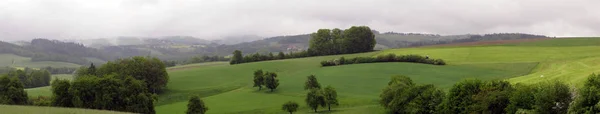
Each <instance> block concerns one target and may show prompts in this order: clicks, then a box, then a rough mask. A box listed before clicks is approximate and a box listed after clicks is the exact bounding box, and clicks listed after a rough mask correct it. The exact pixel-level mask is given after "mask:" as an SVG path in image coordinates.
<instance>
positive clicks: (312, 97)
mask: <svg viewBox="0 0 600 114" xmlns="http://www.w3.org/2000/svg"><path fill="white" fill-rule="evenodd" d="M305 101H306V104H307V105H308V107H310V108H311V109H313V110H314V111H315V112H317V108H319V106H322V107H325V106H326V102H325V97H324V96H323V94H322V92H321V91H320V90H319V89H311V90H310V91H309V92H308V93H307V94H306V99H305Z"/></svg>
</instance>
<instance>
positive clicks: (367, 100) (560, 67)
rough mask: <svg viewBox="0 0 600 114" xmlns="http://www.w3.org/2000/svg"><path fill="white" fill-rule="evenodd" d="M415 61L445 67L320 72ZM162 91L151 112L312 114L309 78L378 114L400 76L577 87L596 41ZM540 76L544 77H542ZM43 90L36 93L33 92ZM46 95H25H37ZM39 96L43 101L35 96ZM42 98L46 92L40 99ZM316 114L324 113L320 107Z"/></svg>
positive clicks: (176, 73)
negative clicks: (192, 107)
mask: <svg viewBox="0 0 600 114" xmlns="http://www.w3.org/2000/svg"><path fill="white" fill-rule="evenodd" d="M389 53H395V54H419V55H429V56H430V57H432V58H440V59H444V60H445V61H446V62H447V63H448V65H445V66H435V65H427V64H415V63H372V64H353V65H343V66H334V67H320V64H319V62H320V61H322V60H331V59H335V58H339V57H342V56H343V57H346V58H349V57H358V56H366V57H369V56H371V57H372V56H377V55H382V54H389ZM257 69H263V70H265V71H270V72H276V73H277V74H278V75H279V76H278V78H279V80H280V85H279V87H278V88H277V89H276V90H275V91H274V92H268V91H266V90H263V91H257V90H258V88H253V87H252V77H253V71H255V70H257ZM168 72H169V75H170V79H169V83H168V85H167V86H168V89H169V90H168V91H167V92H165V93H164V94H161V95H160V96H159V97H158V100H159V101H158V102H157V104H156V105H157V106H156V111H157V113H160V114H172V113H184V112H185V110H186V105H187V100H188V98H189V96H191V95H199V96H201V97H203V98H202V99H203V100H204V102H205V103H206V104H207V105H208V107H209V111H208V113H285V112H283V111H281V109H280V108H281V105H282V104H283V103H284V102H287V101H296V102H298V103H299V104H300V109H299V111H298V113H312V111H311V110H310V109H309V108H307V107H306V105H305V103H304V98H305V94H306V91H305V90H303V86H304V81H305V80H306V76H308V75H312V74H314V75H316V76H317V79H318V81H319V82H320V83H321V85H322V86H327V85H331V86H333V87H334V88H336V89H337V91H338V95H339V100H340V106H337V107H334V108H333V110H335V111H333V112H332V113H355V114H364V113H383V112H384V110H383V109H382V108H381V107H380V106H379V105H378V98H379V94H380V92H381V90H382V89H383V87H384V86H385V85H386V84H387V82H388V81H389V79H390V77H391V76H394V75H405V76H408V77H411V78H412V79H413V80H414V81H415V82H416V83H419V84H434V85H436V86H437V87H440V88H442V89H448V88H449V87H451V86H452V84H454V83H456V82H457V81H460V80H463V79H482V80H509V81H511V82H513V83H527V84H532V83H537V82H543V81H548V80H561V81H565V82H568V83H570V84H571V85H573V86H575V87H577V86H581V83H580V82H582V81H583V80H584V79H586V77H587V76H588V75H589V74H591V73H595V72H600V39H592V38H585V39H584V38H569V39H549V40H542V41H536V42H525V43H516V44H496V45H487V46H448V47H422V48H402V49H392V50H383V51H377V52H370V53H361V54H348V55H335V56H322V57H311V58H300V59H287V60H276V61H266V62H256V63H246V64H238V65H228V63H227V62H215V63H201V64H193V65H186V66H177V67H171V68H168ZM542 75H543V76H542ZM40 91H42V92H40ZM43 91H46V92H49V90H48V88H35V90H32V89H30V90H28V92H30V95H31V94H32V93H36V92H38V95H44V92H43ZM39 93H42V94H39ZM45 94H46V95H47V94H48V93H45ZM320 110H325V109H323V108H321V109H320Z"/></svg>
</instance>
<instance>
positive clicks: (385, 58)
mask: <svg viewBox="0 0 600 114" xmlns="http://www.w3.org/2000/svg"><path fill="white" fill-rule="evenodd" d="M376 62H411V63H424V64H432V65H446V62H444V60H442V59H429V58H427V57H423V56H420V55H402V56H396V55H395V54H387V55H379V56H377V57H356V58H351V59H346V58H344V57H340V58H339V59H335V60H331V61H321V66H324V67H325V66H336V65H345V64H360V63H376Z"/></svg>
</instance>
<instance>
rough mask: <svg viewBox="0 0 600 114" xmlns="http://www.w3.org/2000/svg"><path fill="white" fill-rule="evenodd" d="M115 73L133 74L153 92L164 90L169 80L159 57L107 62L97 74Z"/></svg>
mask: <svg viewBox="0 0 600 114" xmlns="http://www.w3.org/2000/svg"><path fill="white" fill-rule="evenodd" d="M113 73H117V74H121V75H127V76H133V77H134V78H135V79H137V80H142V81H144V82H145V83H146V86H147V88H148V91H150V92H152V93H160V92H162V91H163V90H164V89H165V88H166V86H167V82H168V81H169V74H168V73H167V70H166V66H165V64H164V63H163V62H162V61H160V60H159V59H158V58H150V57H139V56H138V57H132V58H127V59H119V60H116V61H114V62H107V63H106V64H104V65H102V66H101V67H100V69H98V72H97V75H98V76H104V75H110V74H113Z"/></svg>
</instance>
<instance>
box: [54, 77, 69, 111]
mask: <svg viewBox="0 0 600 114" xmlns="http://www.w3.org/2000/svg"><path fill="white" fill-rule="evenodd" d="M69 88H71V82H69V81H68V80H54V81H52V106H58V107H73V101H72V99H73V95H71V93H69Z"/></svg>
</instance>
